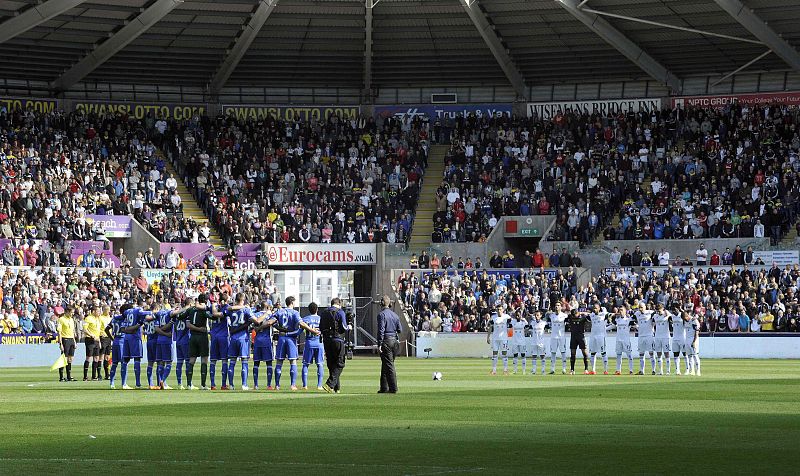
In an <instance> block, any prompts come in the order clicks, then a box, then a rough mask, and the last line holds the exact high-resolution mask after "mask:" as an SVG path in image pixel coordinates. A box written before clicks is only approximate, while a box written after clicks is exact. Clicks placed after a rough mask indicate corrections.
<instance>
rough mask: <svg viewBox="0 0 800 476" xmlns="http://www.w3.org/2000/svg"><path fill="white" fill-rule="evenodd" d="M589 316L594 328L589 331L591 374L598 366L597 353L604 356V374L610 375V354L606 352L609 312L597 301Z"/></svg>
mask: <svg viewBox="0 0 800 476" xmlns="http://www.w3.org/2000/svg"><path fill="white" fill-rule="evenodd" d="M589 318H590V319H591V322H592V330H591V332H590V333H589V353H590V354H591V356H592V370H591V371H589V375H594V374H595V373H596V372H595V371H596V367H597V354H600V356H601V357H602V358H603V375H608V354H607V353H606V331H607V330H608V327H607V326H608V312H607V311H606V310H605V309H604V308H601V307H600V304H599V303H595V305H594V308H593V310H592V312H591V313H589Z"/></svg>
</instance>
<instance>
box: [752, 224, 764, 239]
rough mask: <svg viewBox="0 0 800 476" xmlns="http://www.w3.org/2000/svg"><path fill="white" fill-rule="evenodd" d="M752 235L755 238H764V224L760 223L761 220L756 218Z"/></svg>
mask: <svg viewBox="0 0 800 476" xmlns="http://www.w3.org/2000/svg"><path fill="white" fill-rule="evenodd" d="M753 236H754V237H756V238H764V225H763V224H762V223H761V220H756V224H755V225H753Z"/></svg>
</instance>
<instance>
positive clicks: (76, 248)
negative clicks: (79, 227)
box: [0, 238, 119, 268]
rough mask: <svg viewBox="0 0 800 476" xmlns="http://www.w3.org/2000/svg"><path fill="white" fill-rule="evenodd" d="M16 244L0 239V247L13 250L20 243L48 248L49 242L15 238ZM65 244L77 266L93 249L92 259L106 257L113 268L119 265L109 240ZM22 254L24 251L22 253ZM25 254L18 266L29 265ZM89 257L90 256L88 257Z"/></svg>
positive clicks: (81, 264)
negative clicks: (7, 247) (9, 247)
mask: <svg viewBox="0 0 800 476" xmlns="http://www.w3.org/2000/svg"><path fill="white" fill-rule="evenodd" d="M16 243H17V244H16V245H15V244H14V241H12V240H9V239H7V238H1V239H0V249H5V247H6V245H11V247H12V248H13V249H14V250H17V249H18V248H20V247H21V246H22V245H28V247H30V248H36V249H37V250H38V249H41V248H45V249H47V248H50V246H51V245H50V243H49V242H48V241H46V240H17V242H16ZM67 246H69V247H70V248H71V251H70V254H69V256H70V258H72V262H73V263H75V265H76V266H78V267H83V266H84V261H85V260H86V259H87V258H86V257H87V255H89V254H91V253H90V251H91V250H94V255H95V256H94V259H95V261H99V260H100V258H101V257H104V258H106V259H107V260H109V261H110V262H111V264H112V266H113V267H114V268H118V267H119V258H118V257H116V256H114V244H113V243H111V242H110V241H77V240H71V241H67ZM23 255H24V253H23ZM27 259H28V258H27V256H24V260H23V261H24V262H23V263H22V264H21V265H20V266H30V265H31V263H28V262H27ZM90 259H91V258H90ZM36 265H37V266H41V263H37V264H36ZM94 267H100V266H99V264H95V266H94Z"/></svg>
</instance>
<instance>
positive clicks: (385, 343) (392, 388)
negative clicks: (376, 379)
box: [378, 296, 400, 393]
mask: <svg viewBox="0 0 800 476" xmlns="http://www.w3.org/2000/svg"><path fill="white" fill-rule="evenodd" d="M391 305H392V300H391V299H390V298H389V296H383V297H382V298H381V312H380V314H378V351H379V352H380V354H381V388H380V390H378V393H397V372H395V368H394V358H395V357H396V356H397V354H398V353H399V352H400V341H398V340H397V339H398V337H400V318H399V317H398V316H397V314H396V313H395V312H394V311H392V310H391V308H390V307H391Z"/></svg>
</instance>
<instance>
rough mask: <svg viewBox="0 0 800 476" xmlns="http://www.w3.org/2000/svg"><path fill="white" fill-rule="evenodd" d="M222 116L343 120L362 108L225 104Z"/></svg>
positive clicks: (258, 118)
mask: <svg viewBox="0 0 800 476" xmlns="http://www.w3.org/2000/svg"><path fill="white" fill-rule="evenodd" d="M222 114H224V115H226V116H232V117H234V118H236V119H238V120H248V119H251V120H259V121H260V120H263V119H266V118H268V117H272V118H275V119H281V120H284V121H291V120H294V119H295V118H296V117H299V118H300V120H303V121H310V120H326V119H328V118H329V117H331V116H339V117H341V118H342V119H350V118H355V117H358V116H359V115H360V114H361V107H360V106H288V105H283V106H282V105H268V104H223V105H222Z"/></svg>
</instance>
